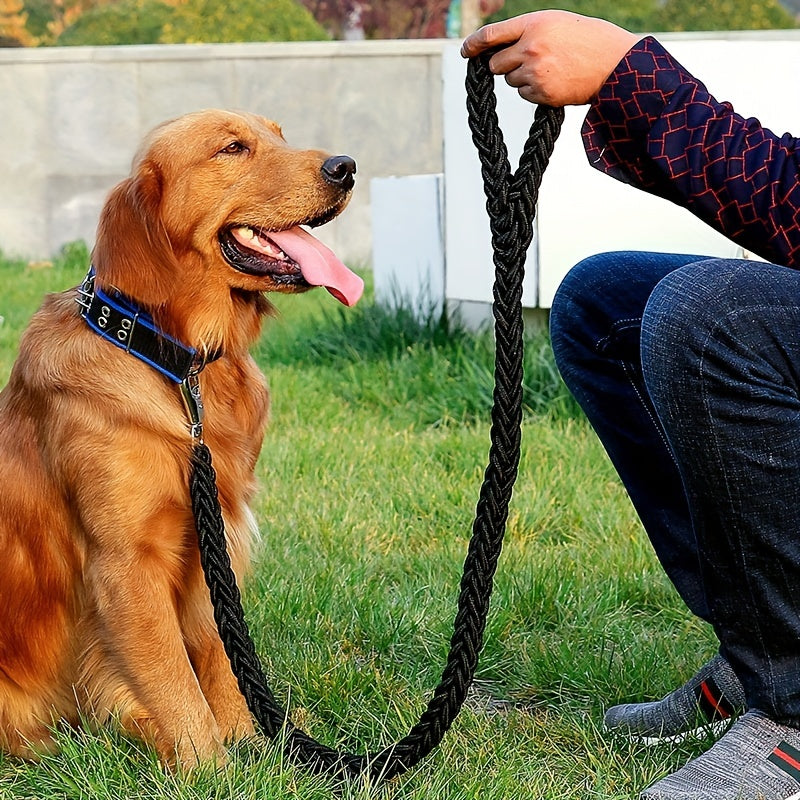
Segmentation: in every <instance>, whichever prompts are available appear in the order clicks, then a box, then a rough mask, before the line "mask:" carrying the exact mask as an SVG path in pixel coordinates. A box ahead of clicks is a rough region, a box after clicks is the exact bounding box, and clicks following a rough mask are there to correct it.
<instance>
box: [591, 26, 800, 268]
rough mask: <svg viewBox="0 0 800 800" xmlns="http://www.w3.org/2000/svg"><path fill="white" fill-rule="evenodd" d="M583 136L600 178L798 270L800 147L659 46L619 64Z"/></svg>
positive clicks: (646, 45)
mask: <svg viewBox="0 0 800 800" xmlns="http://www.w3.org/2000/svg"><path fill="white" fill-rule="evenodd" d="M582 133H583V141H584V147H585V149H586V154H587V157H588V159H589V162H590V163H591V164H592V165H593V166H594V167H595V168H597V169H599V170H601V171H603V172H606V173H607V174H609V175H611V176H612V177H614V178H617V179H618V180H621V181H624V182H626V183H630V184H632V185H634V186H636V187H638V188H640V189H643V190H645V191H647V192H650V193H652V194H655V195H658V196H660V197H664V198H666V199H668V200H671V201H672V202H674V203H677V204H678V205H681V206H684V207H685V208H688V209H689V210H690V211H691V212H692V213H693V214H695V215H696V216H697V217H699V218H700V219H702V220H703V221H704V222H707V223H708V224H709V225H711V226H712V227H713V228H715V229H716V230H718V231H720V232H721V233H723V234H725V235H726V236H728V237H729V238H730V239H732V240H734V241H735V242H736V243H737V244H740V245H742V246H743V247H745V248H746V249H748V250H751V251H752V252H754V253H757V254H758V255H760V256H762V257H763V258H766V259H767V260H769V261H772V262H774V263H776V264H784V265H786V266H792V267H800V146H799V145H800V143H799V142H798V140H797V139H795V138H794V137H792V136H789V135H788V134H786V135H784V136H782V137H778V136H776V135H775V134H774V133H772V132H771V131H769V130H767V129H766V128H764V127H763V126H762V125H761V124H760V123H759V121H758V120H757V119H745V118H743V117H741V116H739V115H738V114H736V113H735V112H734V110H733V108H732V107H731V105H730V103H721V102H718V101H717V100H715V99H714V98H713V97H712V96H711V95H710V94H709V93H708V91H707V89H706V87H705V86H704V85H703V84H702V83H701V82H700V81H699V80H697V79H696V78H694V77H693V76H692V75H691V74H690V73H689V72H687V71H686V70H685V69H684V68H683V67H682V66H681V65H680V64H679V63H678V62H677V61H676V60H675V59H674V58H673V57H672V56H671V55H670V54H669V53H668V52H667V51H666V50H665V49H664V48H663V47H662V46H661V45H660V44H659V43H658V42H657V41H656V40H655V39H653V38H652V37H647V38H645V39H643V40H642V41H640V42H639V43H638V44H637V45H636V46H635V47H634V48H633V49H632V50H631V51H630V52H629V53H628V54H627V55H626V56H625V58H624V59H623V60H622V61H621V62H620V63H619V65H618V66H617V68H616V69H615V71H614V72H613V73H612V74H611V76H610V77H609V79H608V81H607V82H606V83H605V85H604V86H603V88H602V89H601V91H600V93H599V94H598V96H597V97H596V98H595V99H594V101H593V103H592V105H591V107H590V109H589V113H588V114H587V116H586V120H585V122H584V125H583V132H582Z"/></svg>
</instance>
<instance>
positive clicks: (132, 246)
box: [92, 159, 174, 307]
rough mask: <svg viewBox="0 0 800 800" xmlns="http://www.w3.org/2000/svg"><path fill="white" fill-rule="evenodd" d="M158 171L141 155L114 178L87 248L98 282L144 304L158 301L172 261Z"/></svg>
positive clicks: (161, 300)
mask: <svg viewBox="0 0 800 800" xmlns="http://www.w3.org/2000/svg"><path fill="white" fill-rule="evenodd" d="M161 194H162V175H161V170H160V169H159V168H158V165H157V164H155V163H153V162H152V161H150V160H147V159H144V160H142V161H140V162H139V164H138V165H136V166H135V167H134V173H133V175H132V176H131V177H129V178H126V179H125V180H123V181H121V182H120V183H118V184H117V185H116V186H115V187H114V188H113V189H112V190H111V193H110V194H109V196H108V198H107V199H106V202H105V204H104V206H103V209H102V211H101V212H100V220H99V222H98V225H97V238H96V241H95V246H94V250H93V252H92V263H93V264H94V267H95V270H96V273H97V278H98V281H99V283H100V284H101V285H103V286H114V287H116V288H117V289H119V290H120V291H121V292H122V293H123V294H125V295H127V296H129V297H131V298H132V299H135V300H137V301H138V302H139V303H141V304H142V305H145V306H150V307H153V306H154V305H157V304H159V303H160V302H163V300H164V298H165V297H166V294H165V291H166V288H167V286H168V285H169V272H170V270H171V265H172V262H173V259H174V257H173V253H172V247H171V246H170V241H169V236H168V235H167V231H166V230H165V229H164V224H163V221H162V219H161V214H160V206H161Z"/></svg>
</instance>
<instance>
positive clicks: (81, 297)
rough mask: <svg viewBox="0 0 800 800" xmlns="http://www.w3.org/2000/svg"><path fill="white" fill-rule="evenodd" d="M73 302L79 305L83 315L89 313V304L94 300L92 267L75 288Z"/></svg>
mask: <svg viewBox="0 0 800 800" xmlns="http://www.w3.org/2000/svg"><path fill="white" fill-rule="evenodd" d="M76 291H77V296H76V297H75V302H76V303H77V304H78V306H80V309H81V311H80V314H81V316H82V317H85V316H86V315H87V314H88V313H89V306H91V305H92V300H94V267H90V268H89V271H88V272H87V273H86V277H85V278H84V279H83V283H81V285H80V286H79V287H78V288H77V290H76Z"/></svg>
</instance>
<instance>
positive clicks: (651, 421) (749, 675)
mask: <svg viewBox="0 0 800 800" xmlns="http://www.w3.org/2000/svg"><path fill="white" fill-rule="evenodd" d="M550 324H551V335H552V341H553V350H554V353H555V357H556V362H557V364H558V366H559V369H560V371H561V374H562V375H563V377H564V380H565V382H566V384H567V386H568V387H569V388H570V390H571V391H572V392H573V394H574V395H575V397H576V399H577V400H578V402H579V403H580V405H581V406H582V408H583V409H584V411H585V412H586V415H587V417H588V418H589V421H590V422H591V424H592V425H593V427H594V429H595V430H596V431H597V434H598V435H599V437H600V439H601V440H602V442H603V444H604V446H605V448H606V450H607V452H608V454H609V457H610V458H611V460H612V462H613V464H614V466H615V468H616V470H617V472H618V473H619V475H620V477H621V479H622V481H623V483H624V484H625V487H626V489H627V491H628V494H629V495H630V498H631V500H632V502H633V504H634V506H635V508H636V510H637V513H638V514H639V517H640V518H641V520H642V523H643V525H644V527H645V529H646V531H647V533H648V535H649V537H650V540H651V542H652V544H653V547H654V549H655V551H656V554H657V555H658V558H659V560H660V561H661V564H662V565H663V567H664V569H665V571H666V573H667V575H668V576H669V578H670V580H671V581H672V583H673V584H674V585H675V587H676V589H677V590H678V592H679V593H680V595H681V597H682V598H683V600H684V601H685V602H686V604H687V605H688V607H689V608H690V609H691V611H692V612H693V613H694V614H696V615H697V616H699V617H701V618H702V619H704V620H706V621H708V622H709V623H710V624H711V625H712V626H713V628H714V630H715V632H716V635H717V637H718V639H719V642H720V650H721V652H722V654H723V655H724V656H725V657H726V658H727V659H728V661H729V662H730V664H731V666H732V667H733V669H734V670H735V672H736V673H737V675H738V676H739V678H740V679H741V681H742V683H743V685H744V688H745V693H746V696H747V700H748V705H749V707H750V708H757V709H760V710H761V711H763V712H764V713H766V714H767V715H768V716H770V717H771V718H772V719H775V720H777V721H779V722H783V723H786V724H790V725H794V726H796V727H800V272H798V271H795V270H791V269H787V268H785V267H779V266H774V265H772V264H763V263H760V262H753V261H738V260H732V259H731V260H728V259H708V258H704V257H701V256H691V255H673V254H660V253H631V252H623V253H608V254H604V255H600V256H595V257H592V258H589V259H586V260H585V261H582V262H581V263H580V264H578V265H577V266H576V267H575V268H574V269H573V270H572V271H571V272H570V273H569V274H568V275H567V277H566V278H565V279H564V281H563V283H562V285H561V287H560V288H559V290H558V292H557V294H556V297H555V299H554V301H553V307H552V311H551V317H550Z"/></svg>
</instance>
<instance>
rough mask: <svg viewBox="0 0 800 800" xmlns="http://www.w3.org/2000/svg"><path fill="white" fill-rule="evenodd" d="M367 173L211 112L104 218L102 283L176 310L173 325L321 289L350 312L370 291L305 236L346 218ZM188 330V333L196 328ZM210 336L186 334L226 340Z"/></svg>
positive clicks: (266, 123) (157, 152) (257, 120)
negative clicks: (248, 300) (265, 297)
mask: <svg viewBox="0 0 800 800" xmlns="http://www.w3.org/2000/svg"><path fill="white" fill-rule="evenodd" d="M355 171H356V165H355V162H354V161H353V160H352V159H351V158H349V157H348V156H330V155H328V154H327V153H324V152H322V151H320V150H298V149H295V148H293V147H290V146H289V145H288V144H287V142H286V141H285V139H284V138H283V135H282V133H281V129H280V128H279V126H278V125H277V124H275V123H274V122H272V121H270V120H267V119H265V118H263V117H259V116H256V115H253V114H246V113H234V112H228V111H216V110H213V111H200V112H196V113H193V114H187V115H186V116H183V117H180V118H178V119H176V120H172V121H171V122H167V123H164V124H162V125H160V126H159V127H157V128H156V129H155V130H154V131H152V133H151V134H150V135H149V136H148V137H147V138H146V140H145V141H144V143H143V145H142V147H141V148H140V151H139V153H138V155H137V156H136V158H135V159H134V162H133V168H132V172H131V176H130V177H129V178H127V179H126V180H124V181H123V182H122V183H120V184H119V185H118V186H117V187H116V188H115V189H114V190H113V191H112V193H111V195H110V197H109V199H108V201H107V203H106V205H105V207H104V209H103V212H102V214H101V218H100V224H99V226H98V233H97V242H96V245H95V251H94V264H95V268H96V270H97V276H98V280H99V281H100V282H101V283H103V284H105V285H113V286H115V287H117V288H118V289H119V290H120V291H122V292H123V293H124V294H127V295H129V296H131V297H132V298H134V299H135V300H137V301H138V302H140V303H142V304H143V305H145V306H146V307H148V308H149V309H150V310H151V311H153V312H154V313H155V314H156V315H158V312H159V309H164V308H167V307H169V311H168V315H171V317H173V318H174V317H186V316H187V315H188V313H189V308H190V307H193V308H194V309H195V310H196V312H197V313H196V315H195V316H199V315H200V312H201V311H202V309H203V308H206V307H207V308H209V310H210V308H211V306H212V305H213V306H215V307H216V309H217V313H218V315H219V312H220V311H221V310H222V309H220V308H219V306H220V304H221V305H222V306H225V305H226V302H227V301H228V300H230V301H231V302H233V303H234V304H237V303H238V304H239V305H241V302H242V297H243V296H248V295H253V296H256V295H257V296H259V297H260V295H261V293H263V292H274V291H278V292H298V291H304V290H306V289H308V288H310V286H312V285H315V286H316V285H322V286H327V287H328V289H329V291H331V293H332V294H334V296H336V297H337V298H338V299H340V300H341V301H342V302H344V303H346V304H348V305H350V304H352V303H354V302H355V301H356V300H358V298H359V296H360V294H361V291H362V289H363V283H362V281H361V279H360V278H359V277H358V276H356V275H354V274H353V273H352V272H350V271H349V270H348V269H347V268H346V267H345V266H344V265H343V264H342V263H341V262H340V261H339V260H338V259H337V258H336V257H335V256H334V255H333V253H331V252H330V250H328V248H326V247H325V246H324V245H322V244H321V243H320V242H318V241H317V240H316V239H314V238H313V237H312V236H311V235H310V234H309V233H307V232H306V231H305V230H304V229H303V228H301V227H300V226H301V225H304V226H310V227H314V226H317V225H321V224H323V223H325V222H328V221H329V220H331V219H333V218H334V217H335V216H337V215H338V214H339V213H340V212H341V211H342V209H344V207H345V206H346V205H347V203H348V201H349V199H350V195H351V192H352V189H353V185H354V177H353V176H354V174H355ZM179 296H180V297H184V298H186V297H189V298H190V299H191V303H189V304H188V305H187V303H186V302H179V301H178V299H177V298H178V297H179ZM254 302H255V301H254ZM262 304H263V301H262ZM205 316H209V315H208V314H206V315H205ZM174 322H175V320H174V319H170V320H167V321H166V323H167V324H166V327H167V329H169V328H173V329H174V328H175V327H176V326H175V324H174ZM184 322H185V323H186V324H185V325H183V326H181V325H178V326H177V327H178V328H180V327H188V328H190V329H191V328H192V327H193V326H192V325H191V324H189V322H190V320H184ZM170 323H173V324H170ZM210 324H211V323H209V322H207V323H205V327H206V328H208V326H209V325H210ZM194 327H197V326H194ZM200 328H201V329H200V331H199V332H198V331H189V332H184V331H180V330H174V333H175V334H176V335H178V336H181V335H182V336H187V335H189V336H195V337H196V336H198V335H199V336H200V338H201V339H203V341H204V342H207V343H208V342H209V340H210V339H214V338H218V337H215V336H214V334H213V332H212V331H210V330H207V329H203V327H202V326H200ZM219 344H221V343H217V346H219Z"/></svg>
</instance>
